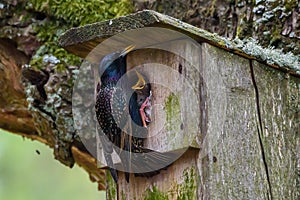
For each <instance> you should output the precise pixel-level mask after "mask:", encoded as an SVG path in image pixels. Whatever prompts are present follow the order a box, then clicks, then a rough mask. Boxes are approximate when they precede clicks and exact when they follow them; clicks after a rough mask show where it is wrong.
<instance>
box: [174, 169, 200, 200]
mask: <svg viewBox="0 0 300 200" xmlns="http://www.w3.org/2000/svg"><path fill="white" fill-rule="evenodd" d="M183 178H184V183H183V184H180V185H179V186H178V190H179V195H178V197H177V200H189V199H196V192H197V185H196V172H195V169H194V168H193V167H192V168H190V169H186V170H184V172H183Z"/></svg>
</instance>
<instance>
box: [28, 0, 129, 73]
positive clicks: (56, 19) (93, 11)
mask: <svg viewBox="0 0 300 200" xmlns="http://www.w3.org/2000/svg"><path fill="white" fill-rule="evenodd" d="M26 9H29V10H34V11H37V12H40V13H43V14H45V16H46V18H45V19H43V20H42V21H40V22H39V23H36V24H33V29H34V31H35V32H36V36H37V38H38V40H39V41H40V42H41V44H42V45H41V47H40V48H39V49H38V51H37V52H36V54H35V56H34V57H33V59H32V60H31V62H30V64H31V65H32V66H33V67H34V68H38V69H41V68H45V67H46V65H47V63H43V56H44V55H45V54H47V55H53V56H55V57H56V58H57V59H58V60H60V62H59V63H58V64H57V65H58V66H57V68H58V69H61V68H64V66H66V65H79V64H80V61H81V59H80V58H78V57H77V56H74V55H72V54H69V53H67V52H66V51H65V50H64V49H62V48H60V47H58V42H57V41H58V37H59V36H60V35H61V34H62V33H63V32H65V31H66V30H68V29H70V28H72V27H74V26H81V25H85V24H90V23H94V22H98V21H103V20H107V19H111V18H114V17H119V16H122V15H126V14H128V13H130V12H132V11H133V5H132V4H131V1H130V0H121V1H113V0H101V1H98V0H91V1H87V0H48V1H44V0H29V1H28V2H27V4H26Z"/></svg>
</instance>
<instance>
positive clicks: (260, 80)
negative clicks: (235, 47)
mask: <svg viewBox="0 0 300 200" xmlns="http://www.w3.org/2000/svg"><path fill="white" fill-rule="evenodd" d="M252 65H253V71H254V75H255V81H256V85H257V89H258V98H259V110H260V115H261V131H260V137H261V139H262V145H263V147H264V154H265V159H266V160H265V161H266V166H267V169H268V173H269V178H270V184H271V187H272V194H273V198H274V199H287V198H288V199H298V198H299V186H298V188H297V178H298V177H299V174H297V167H298V168H299V166H300V157H299V156H300V151H299V146H300V112H299V111H300V110H299V109H300V80H299V79H297V78H295V77H291V76H289V75H287V74H285V73H282V72H280V71H278V70H270V69H269V68H268V67H267V66H265V65H262V64H260V63H258V62H256V61H253V64H252ZM298 184H299V182H298Z"/></svg>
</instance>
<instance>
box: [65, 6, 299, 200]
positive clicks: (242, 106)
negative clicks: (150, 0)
mask: <svg viewBox="0 0 300 200" xmlns="http://www.w3.org/2000/svg"><path fill="white" fill-rule="evenodd" d="M60 43H61V45H62V46H63V47H64V48H65V49H67V50H68V51H70V52H71V53H74V54H76V55H78V56H80V57H82V58H85V59H86V60H88V61H89V62H91V63H96V64H97V63H98V64H99V62H100V61H101V59H102V58H103V56H105V55H106V54H109V53H111V52H114V51H119V50H121V49H124V48H125V47H126V46H129V45H134V46H135V49H134V50H132V51H131V52H130V53H129V54H128V56H127V71H128V72H130V71H132V70H138V71H140V72H142V73H143V74H145V75H146V76H147V78H148V79H149V82H150V83H151V85H152V92H153V93H152V95H153V98H152V107H153V109H152V122H151V123H150V125H149V127H148V135H149V136H148V138H147V140H146V144H145V145H146V147H147V148H149V149H153V150H156V151H159V152H175V153H177V154H176V155H178V156H177V157H176V159H174V162H173V164H172V165H170V166H169V167H168V168H167V169H164V170H161V172H160V173H159V174H158V175H156V176H153V177H151V178H144V177H135V176H134V175H131V177H130V182H129V183H127V182H126V181H125V177H124V174H123V173H120V174H119V177H120V178H119V182H118V187H116V186H115V185H114V183H113V181H112V179H111V178H109V175H107V184H108V185H107V197H108V199H117V198H118V199H121V198H122V199H150V198H151V197H152V198H153V199H200V198H201V199H224V197H225V196H226V199H232V198H234V197H239V198H240V199H262V198H264V197H266V196H269V197H272V195H273V196H274V194H275V193H276V191H275V190H277V189H278V188H280V187H281V186H280V185H278V186H275V188H276V187H277V189H274V187H273V189H271V186H270V184H273V183H274V182H275V179H273V178H272V177H271V176H270V173H273V172H275V171H278V170H280V169H277V168H272V166H269V165H268V164H269V163H271V162H283V163H284V162H291V161H289V160H285V159H284V158H283V160H285V161H283V160H281V161H279V160H275V161H274V160H272V159H271V157H272V155H275V154H276V152H277V151H279V150H278V149H274V148H273V147H272V145H270V144H269V142H268V141H266V140H265V139H267V138H265V137H267V136H266V135H263V133H264V134H267V133H268V131H270V129H268V130H266V129H265V126H267V124H268V123H269V121H268V120H271V119H273V118H274V116H276V115H275V114H274V116H270V115H268V114H266V112H267V110H268V108H269V107H268V106H269V104H268V103H267V102H268V96H269V95H271V94H270V91H271V90H272V91H273V89H269V90H267V89H265V88H264V86H263V85H266V84H267V82H268V81H269V80H266V79H271V78H272V77H273V76H274V73H278V74H282V73H284V72H281V71H275V72H273V74H272V73H270V70H271V71H272V70H275V69H274V67H276V68H280V67H278V66H275V65H273V66H271V65H266V64H265V63H263V62H261V61H259V62H258V61H256V60H259V59H256V58H255V57H253V56H251V55H248V54H246V53H245V52H244V51H242V50H241V49H239V48H237V47H236V46H235V45H234V44H233V43H231V42H230V41H228V40H226V39H224V38H222V37H219V36H217V35H215V34H211V33H209V32H206V31H204V30H202V29H198V28H196V27H193V26H191V25H189V24H186V23H183V22H181V21H179V20H177V19H174V18H171V17H168V16H165V15H162V14H159V13H156V12H154V11H147V10H146V11H142V12H138V13H135V14H132V15H129V16H125V17H120V18H117V19H113V20H108V21H104V22H99V23H95V24H91V25H87V26H84V27H79V28H74V29H71V30H69V31H67V32H66V33H65V34H64V35H63V36H62V37H61V38H60ZM286 70H287V69H285V71H286ZM288 70H289V69H288ZM289 72H290V74H295V73H294V72H293V70H289ZM261 74H265V79H262V78H261V76H260V75H261ZM276 77H278V76H276ZM298 83H299V80H298ZM274 87H277V89H278V88H279V89H278V90H283V88H281V89H280V86H278V85H276V86H274ZM277 89H276V90H277ZM289 90H293V91H296V93H297V88H293V87H292V86H291V87H290V88H289ZM258 91H259V92H260V93H259V94H258ZM271 93H272V92H271ZM297 94H298V96H297V97H296V98H298V100H299V96H300V95H299V92H298V93H297ZM258 95H261V96H262V98H261V99H259V100H258ZM258 103H260V104H259V105H258ZM278 106H283V107H284V106H285V105H284V103H283V104H278ZM274 112H277V111H274ZM278 112H279V111H278ZM262 115H264V117H265V118H262ZM284 115H286V116H287V118H289V117H290V115H293V114H291V113H288V112H286V113H284ZM274 123H275V122H274ZM271 126H272V125H271ZM271 126H270V127H271ZM295 126H296V125H293V124H290V125H289V127H288V128H286V129H285V131H286V134H284V135H285V136H283V137H291V138H293V137H295V136H293V135H290V136H288V133H289V131H290V132H292V130H293V129H294V130H296V129H297V128H296V127H295ZM278 127H279V126H278ZM298 128H299V127H298ZM279 129H280V128H279ZM273 131H275V132H276V131H277V132H276V133H278V134H279V132H280V131H279V132H278V130H273ZM291 134H292V133H291ZM264 138H265V139H264ZM268 140H270V143H272V142H271V141H273V142H275V141H276V140H280V138H279V137H277V138H270V139H268ZM283 145H286V144H284V143H283ZM265 146H267V147H265ZM272 148H273V149H272ZM271 149H272V150H271ZM285 151H286V153H290V150H288V149H286V150H285ZM267 155H269V156H267ZM277 164H279V163H277ZM282 185H283V184H282ZM273 190H274V191H273ZM278 191H282V190H280V189H278ZM224 195H225V196H224Z"/></svg>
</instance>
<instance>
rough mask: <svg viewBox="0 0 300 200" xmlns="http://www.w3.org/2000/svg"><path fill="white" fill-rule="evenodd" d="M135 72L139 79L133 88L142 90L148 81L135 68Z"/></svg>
mask: <svg viewBox="0 0 300 200" xmlns="http://www.w3.org/2000/svg"><path fill="white" fill-rule="evenodd" d="M135 73H136V75H137V76H138V78H139V80H138V81H137V83H136V84H135V85H134V86H132V87H131V88H132V89H134V90H141V89H143V88H144V87H145V84H146V81H145V79H144V77H143V76H142V75H141V74H140V73H139V72H138V71H136V70H135Z"/></svg>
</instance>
